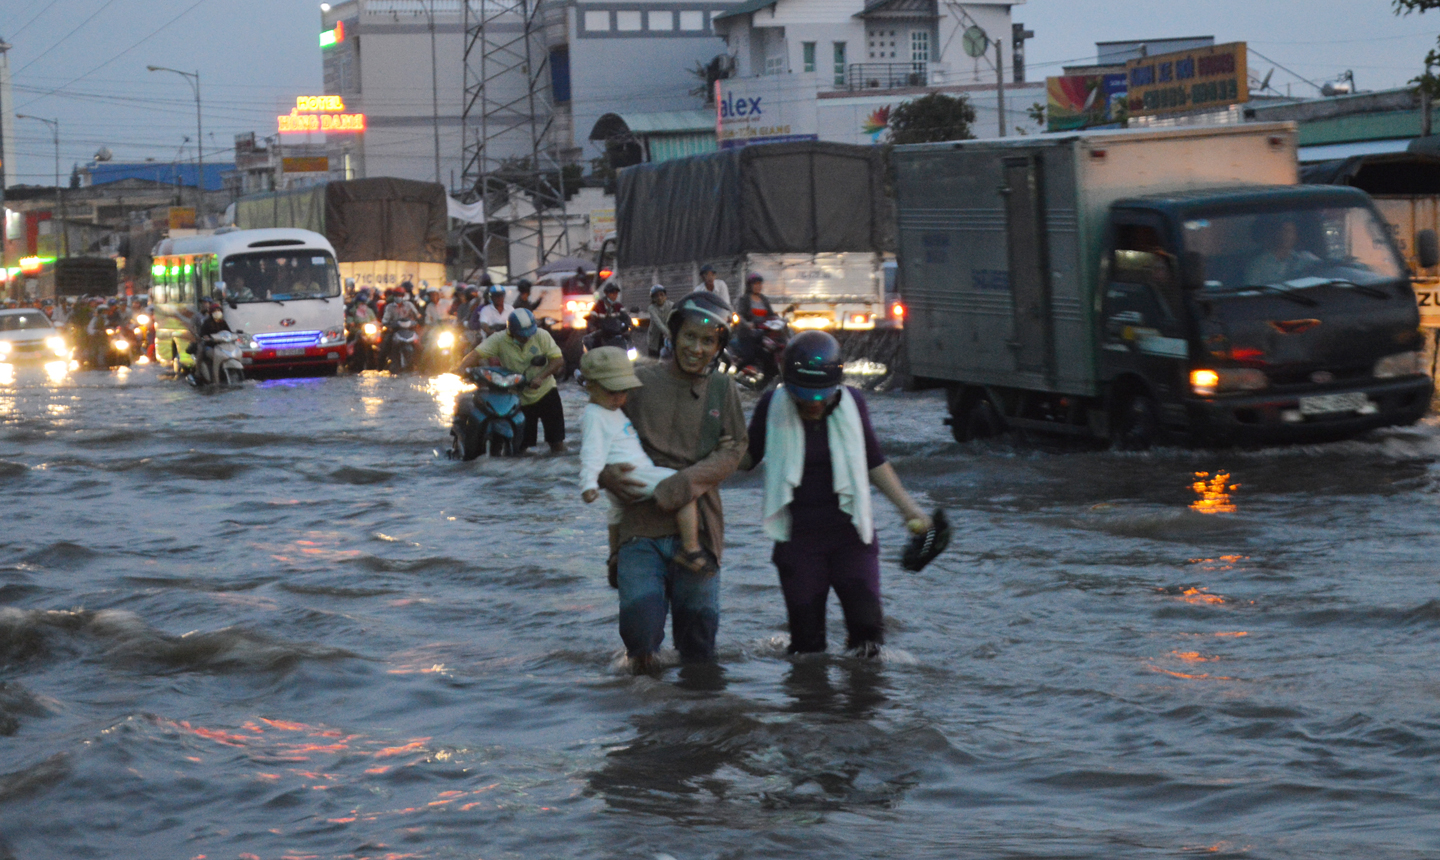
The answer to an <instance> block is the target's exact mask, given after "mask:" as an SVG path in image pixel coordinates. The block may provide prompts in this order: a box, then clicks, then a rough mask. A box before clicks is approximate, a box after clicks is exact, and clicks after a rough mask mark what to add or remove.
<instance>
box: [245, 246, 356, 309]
mask: <svg viewBox="0 0 1440 860" xmlns="http://www.w3.org/2000/svg"><path fill="white" fill-rule="evenodd" d="M220 279H221V280H222V281H224V282H225V295H226V298H228V299H229V300H230V301H233V302H236V303H238V304H244V303H246V302H278V301H295V300H299V299H319V298H335V297H337V296H339V295H340V270H339V269H338V268H337V267H336V265H335V258H334V257H331V256H330V255H329V254H328V253H326V252H325V251H314V250H305V251H267V252H262V253H256V254H236V255H234V256H230V257H226V258H225V262H224V264H222V266H221V269H220Z"/></svg>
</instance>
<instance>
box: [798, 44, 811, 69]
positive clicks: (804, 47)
mask: <svg viewBox="0 0 1440 860" xmlns="http://www.w3.org/2000/svg"><path fill="white" fill-rule="evenodd" d="M800 49H801V52H802V53H803V54H804V55H805V57H804V59H805V71H807V72H813V71H815V43H814V42H801V43H800Z"/></svg>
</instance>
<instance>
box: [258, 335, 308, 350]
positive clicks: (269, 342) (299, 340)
mask: <svg viewBox="0 0 1440 860" xmlns="http://www.w3.org/2000/svg"><path fill="white" fill-rule="evenodd" d="M254 338H255V342H256V343H258V344H260V348H261V349H294V348H296V347H304V346H315V345H316V344H318V343H319V342H320V332H318V331H276V332H265V333H264V334H257V335H255V336H254Z"/></svg>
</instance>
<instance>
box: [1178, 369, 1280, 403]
mask: <svg viewBox="0 0 1440 860" xmlns="http://www.w3.org/2000/svg"><path fill="white" fill-rule="evenodd" d="M1269 387H1270V377H1268V376H1266V375H1265V371H1263V370H1256V369H1255V368H1253V367H1222V368H1220V369H1219V370H1209V369H1206V368H1201V369H1198V370H1192V371H1190V389H1191V390H1192V391H1194V392H1195V393H1196V394H1198V395H1200V396H1201V397H1209V396H1211V395H1213V394H1221V393H1223V392H1226V391H1264V390H1265V389H1266V388H1269Z"/></svg>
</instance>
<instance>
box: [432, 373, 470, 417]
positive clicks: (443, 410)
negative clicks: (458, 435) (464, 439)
mask: <svg viewBox="0 0 1440 860" xmlns="http://www.w3.org/2000/svg"><path fill="white" fill-rule="evenodd" d="M472 387H473V386H471V385H470V383H468V382H466V381H465V380H463V379H461V378H460V377H459V376H456V375H455V374H453V373H442V374H440V375H439V376H435V377H431V379H430V382H429V384H428V385H427V386H426V388H427V390H429V392H430V396H432V397H434V398H435V405H436V407H437V409H436V411H437V412H438V413H439V419H440V425H441V426H442V427H449V426H450V421H451V419H453V418H454V417H455V398H456V396H457V395H459V394H460V392H462V391H469V390H470V389H471V388H472Z"/></svg>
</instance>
